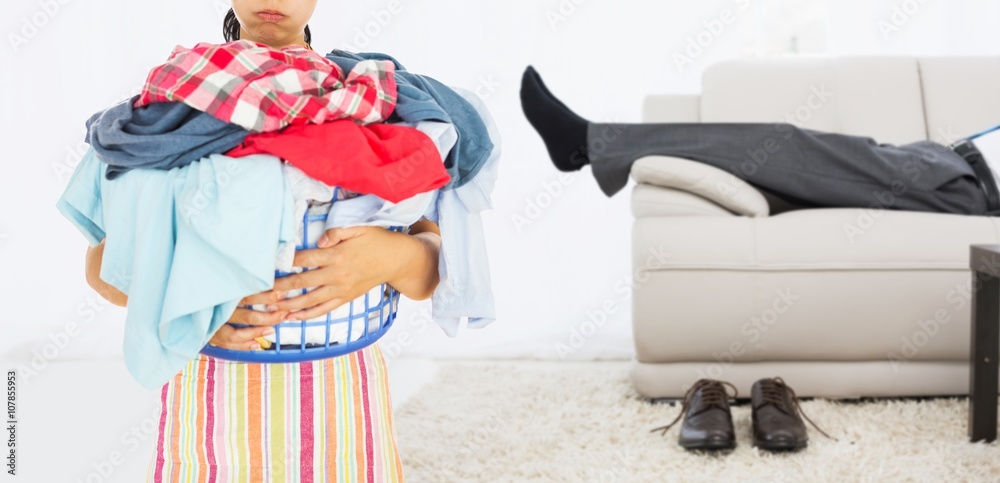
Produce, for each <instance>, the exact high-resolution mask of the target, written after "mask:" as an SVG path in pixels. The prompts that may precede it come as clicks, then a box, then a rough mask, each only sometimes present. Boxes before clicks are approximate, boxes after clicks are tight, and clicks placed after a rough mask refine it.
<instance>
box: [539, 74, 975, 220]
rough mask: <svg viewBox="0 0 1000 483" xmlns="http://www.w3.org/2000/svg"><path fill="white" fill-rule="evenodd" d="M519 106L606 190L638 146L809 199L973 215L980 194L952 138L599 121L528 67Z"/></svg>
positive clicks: (621, 180)
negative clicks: (883, 140)
mask: <svg viewBox="0 0 1000 483" xmlns="http://www.w3.org/2000/svg"><path fill="white" fill-rule="evenodd" d="M521 102H522V107H523V109H524V112H525V115H526V116H527V118H528V120H529V122H530V123H531V124H532V126H533V127H534V128H535V129H536V130H537V131H538V132H539V134H540V135H541V136H542V138H543V140H544V141H545V144H546V147H547V149H548V151H549V156H550V157H551V158H552V161H553V163H554V164H555V165H556V167H557V168H558V169H560V170H562V171H575V170H578V169H581V168H582V167H583V166H585V165H587V164H590V165H591V167H592V171H593V174H594V177H595V178H596V179H597V182H598V185H599V186H600V187H601V190H602V191H603V192H604V193H605V194H606V195H607V196H612V195H614V194H615V193H617V192H618V191H620V190H621V189H622V188H623V187H624V186H625V185H626V183H627V181H628V177H629V173H630V170H631V167H632V164H633V163H634V162H635V160H637V159H639V158H642V157H644V156H652V155H661V156H675V157H680V158H685V159H690V160H694V161H699V162H702V163H705V164H708V165H711V166H714V167H717V168H719V169H722V170H724V171H727V172H729V173H732V174H733V175H735V176H737V177H738V178H740V179H743V180H745V181H747V182H748V183H750V184H751V185H754V186H756V187H759V188H762V189H765V190H768V191H770V192H771V193H774V194H775V195H777V196H780V197H783V198H786V199H789V200H796V201H798V202H799V203H803V204H810V205H814V206H817V207H824V206H825V207H869V206H879V207H882V208H886V209H894V210H910V211H929V212H944V213H959V214H970V215H980V214H984V213H985V212H986V209H987V207H986V197H985V194H984V193H983V191H982V189H981V188H980V187H979V185H978V182H977V180H976V177H975V173H974V172H973V170H972V168H971V167H970V166H969V165H968V163H966V161H965V160H964V159H962V157H961V156H959V155H958V154H956V153H955V152H954V151H952V150H951V149H950V148H948V147H946V146H943V145H940V144H937V143H933V142H930V141H921V142H916V143H912V144H907V145H902V146H893V145H888V144H879V143H876V142H875V141H874V140H873V139H871V138H865V137H859V136H848V135H842V134H835V133H825V132H819V131H813V130H808V129H800V128H798V127H796V126H794V125H791V124H785V123H777V124H755V123H726V124H710V123H703V124H698V123H695V124H686V123H671V124H602V123H593V122H589V121H587V120H586V119H584V118H582V117H580V116H578V115H577V114H575V113H573V112H572V111H571V110H570V109H569V108H568V107H566V106H565V104H563V103H562V102H560V101H559V100H558V99H556V98H555V96H554V95H552V93H551V92H549V91H548V89H547V88H546V87H545V85H544V83H542V80H541V78H540V77H539V76H538V74H537V73H536V72H535V71H534V69H532V68H530V67H529V68H528V70H527V71H525V74H524V78H523V80H522V89H521Z"/></svg>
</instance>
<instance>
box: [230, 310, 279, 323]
mask: <svg viewBox="0 0 1000 483" xmlns="http://www.w3.org/2000/svg"><path fill="white" fill-rule="evenodd" d="M286 314H288V311H287V310H284V311H278V312H258V311H256V310H250V309H243V308H237V309H236V310H235V311H234V312H233V315H232V316H231V317H229V322H232V323H234V324H246V325H264V326H271V325H274V324H277V323H279V322H281V320H282V319H283V318H284V317H285V315H286Z"/></svg>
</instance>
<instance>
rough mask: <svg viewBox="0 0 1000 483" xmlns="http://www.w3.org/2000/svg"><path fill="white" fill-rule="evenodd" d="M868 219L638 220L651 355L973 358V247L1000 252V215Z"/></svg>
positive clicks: (642, 338)
mask: <svg viewBox="0 0 1000 483" xmlns="http://www.w3.org/2000/svg"><path fill="white" fill-rule="evenodd" d="M867 212H868V210H863V209H846V208H839V209H811V210H801V211H793V212H789V213H784V214H781V215H777V216H771V217H767V218H743V217H731V218H717V217H674V218H668V217H662V218H643V219H639V220H636V223H635V228H634V230H633V267H634V268H635V270H636V271H637V273H638V274H639V275H637V280H638V282H640V285H639V287H638V288H637V289H636V291H635V294H634V300H633V321H634V333H635V340H636V354H637V358H638V360H639V361H641V362H649V363H657V362H683V361H705V362H711V361H714V360H715V359H716V358H717V357H716V356H717V355H718V357H723V358H727V359H728V358H730V357H731V358H732V359H733V360H734V361H736V362H740V361H745V362H759V361H775V360H802V361H805V360H811V361H830V360H853V361H860V360H881V361H886V362H887V363H888V361H889V360H890V358H891V356H890V354H897V355H899V356H902V357H907V360H951V361H957V360H963V358H967V357H968V350H969V345H968V341H969V339H968V336H969V335H968V330H969V325H968V320H969V305H970V304H969V297H970V295H969V292H968V290H967V289H965V288H964V287H963V286H964V285H967V284H968V282H969V280H970V277H969V271H968V264H969V260H968V258H969V245H970V244H976V243H983V244H995V243H997V242H998V240H1000V236H998V223H997V220H998V219H997V218H986V217H973V216H961V215H949V214H938V213H917V212H905V211H884V212H882V213H881V214H880V215H878V216H877V217H873V218H871V219H870V220H869V221H870V222H871V223H869V222H867V221H864V220H865V218H864V215H865V213H867ZM859 220H861V221H860V222H859ZM859 225H860V226H859ZM848 226H859V227H860V228H861V230H862V232H861V233H858V232H854V231H850V232H849V231H847V230H846V229H845V227H848ZM651 254H656V255H657V256H656V257H655V258H651ZM654 259H655V261H656V263H655V264H652V263H651V262H650V260H654ZM940 311H944V316H945V317H946V318H947V319H948V322H941V323H939V324H938V326H939V329H940V330H938V331H933V332H934V334H933V335H928V334H924V335H919V333H920V332H921V331H922V330H923V329H922V327H921V326H920V325H919V324H921V323H923V324H925V325H927V324H931V325H933V323H931V322H928V320H930V319H934V318H935V317H936V316H937V315H938V313H939V312H940ZM927 330H928V331H931V330H930V329H927ZM913 337H916V339H913ZM737 343H738V344H739V346H738V347H737V348H736V349H733V344H737ZM907 344H912V345H913V346H914V347H915V348H916V349H917V350H915V351H909V347H908V346H907ZM917 346H919V347H917ZM908 351H909V352H913V353H912V354H911V353H908ZM904 353H906V354H904ZM727 354H728V355H727Z"/></svg>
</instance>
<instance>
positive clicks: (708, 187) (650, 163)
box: [631, 156, 770, 217]
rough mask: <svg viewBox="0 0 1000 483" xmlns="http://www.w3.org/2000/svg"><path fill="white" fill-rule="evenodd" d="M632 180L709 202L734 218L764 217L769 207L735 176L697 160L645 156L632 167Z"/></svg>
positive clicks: (752, 189)
mask: <svg viewBox="0 0 1000 483" xmlns="http://www.w3.org/2000/svg"><path fill="white" fill-rule="evenodd" d="M631 175H632V179H634V180H635V181H636V183H645V184H650V185H655V186H660V187H663V188H671V189H674V190H678V191H686V192H688V193H691V194H695V195H698V196H700V197H702V198H705V199H706V200H708V201H711V202H713V203H715V204H717V205H719V206H721V207H723V208H725V209H727V210H729V211H731V212H733V213H735V214H737V215H742V216H750V217H764V216H768V215H769V214H770V207H769V205H768V203H767V199H766V198H765V197H764V195H763V194H762V193H761V192H760V191H759V190H757V189H756V188H754V187H753V186H750V185H749V184H748V183H747V182H746V181H743V180H741V179H739V178H737V177H736V176H733V175H731V174H729V173H727V172H725V171H723V170H721V169H718V168H716V167H713V166H709V165H707V164H704V163H699V162H697V161H691V160H687V159H681V158H674V157H669V156H646V157H644V158H640V159H638V160H636V162H635V163H634V164H633V165H632V171H631Z"/></svg>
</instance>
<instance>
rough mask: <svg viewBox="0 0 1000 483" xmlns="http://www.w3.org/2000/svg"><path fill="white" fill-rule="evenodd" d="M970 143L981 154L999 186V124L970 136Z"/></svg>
mask: <svg viewBox="0 0 1000 483" xmlns="http://www.w3.org/2000/svg"><path fill="white" fill-rule="evenodd" d="M972 144H973V145H975V146H976V149H978V150H979V152H980V153H981V154H982V155H983V158H984V159H985V160H986V165H987V166H989V167H990V171H991V172H993V180H994V181H996V185H997V187H1000V126H996V127H994V128H992V129H989V130H987V131H983V132H981V133H979V134H976V135H974V136H972Z"/></svg>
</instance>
